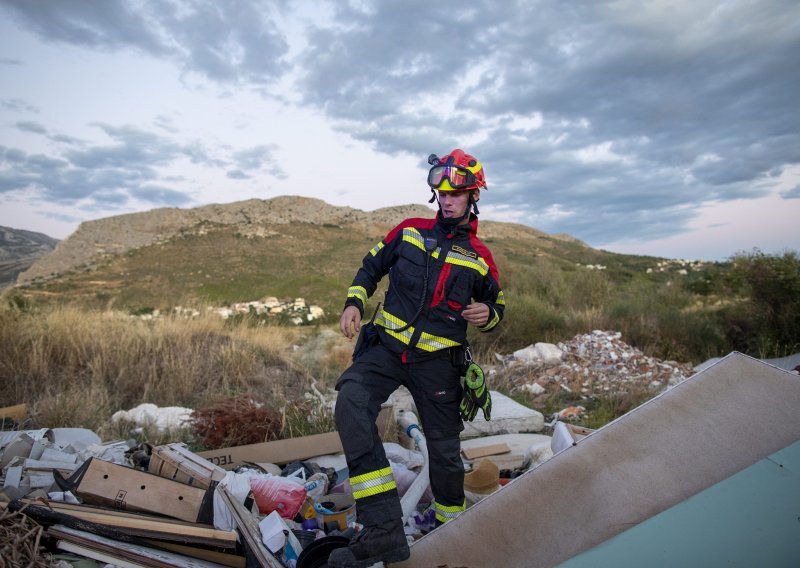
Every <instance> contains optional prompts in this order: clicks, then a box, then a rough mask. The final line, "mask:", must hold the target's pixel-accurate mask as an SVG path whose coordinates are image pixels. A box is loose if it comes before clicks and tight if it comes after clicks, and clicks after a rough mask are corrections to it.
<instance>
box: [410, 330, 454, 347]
mask: <svg viewBox="0 0 800 568" xmlns="http://www.w3.org/2000/svg"><path fill="white" fill-rule="evenodd" d="M459 345H461V344H460V343H459V342H457V341H453V340H452V339H447V338H446V337H439V336H438V335H431V334H430V333H425V332H424V331H423V332H422V334H420V336H419V341H417V347H419V348H420V349H422V350H423V351H439V349H446V348H447V347H457V346H459Z"/></svg>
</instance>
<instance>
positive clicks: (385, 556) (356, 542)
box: [328, 149, 505, 568]
mask: <svg viewBox="0 0 800 568" xmlns="http://www.w3.org/2000/svg"><path fill="white" fill-rule="evenodd" d="M428 162H429V164H430V165H431V168H430V171H429V173H428V185H429V186H430V188H431V192H432V193H433V196H432V197H431V200H430V202H431V203H432V202H433V201H434V200H436V201H438V205H439V211H438V213H437V214H436V217H435V218H433V219H422V218H412V219H406V220H405V221H403V222H402V223H400V224H399V225H398V226H397V227H395V228H394V229H393V230H392V231H391V232H389V234H388V235H387V236H386V237H385V238H384V239H383V240H381V241H380V242H379V243H378V244H377V245H375V247H373V248H372V250H370V251H369V253H368V254H367V255H366V256H365V257H364V260H363V263H362V266H361V268H360V269H359V270H358V272H357V273H356V276H355V278H354V279H353V283H352V285H351V286H350V288H349V289H348V291H347V300H346V301H345V307H344V311H343V312H342V315H341V318H340V320H339V326H340V328H341V330H342V333H343V334H344V335H345V336H346V337H347V338H349V339H352V338H353V337H355V336H356V335H358V341H357V342H356V348H355V350H354V353H353V364H352V365H351V366H350V367H349V368H348V369H347V370H346V371H345V372H344V373H343V374H342V375H341V377H340V378H339V380H338V381H337V383H336V390H337V391H338V392H339V394H338V398H337V401H336V410H335V416H336V426H337V429H338V431H339V436H340V438H341V440H342V446H343V448H344V453H345V457H346V459H347V465H348V468H349V476H350V487H351V489H352V491H353V497H354V498H355V500H356V511H357V515H358V521H359V523H361V524H362V525H363V526H364V528H363V529H362V530H361V531H360V532H359V533H358V534H357V535H356V536H355V537H354V538H353V539H352V540H351V541H350V543H349V544H348V546H347V547H344V548H340V549H336V550H334V551H333V553H332V554H331V555H330V558H329V560H328V564H329V565H330V566H332V567H334V568H336V567H340V568H342V567H347V568H355V567H360V566H363V567H365V566H370V565H372V564H374V563H376V562H380V561H382V562H398V561H401V560H405V559H406V558H408V557H409V555H410V550H409V547H408V543H407V541H406V537H405V532H404V530H403V519H402V517H403V512H402V508H401V504H400V498H399V495H398V493H397V487H396V485H395V481H394V478H393V476H392V470H391V467H390V465H389V462H388V460H387V459H386V455H385V453H384V449H383V444H382V443H381V440H380V438H379V436H378V431H377V427H376V425H375V420H376V418H377V416H378V412H379V411H380V407H381V404H382V403H383V402H385V401H386V400H387V399H388V398H389V396H390V395H391V394H392V392H393V391H394V390H395V389H397V387H399V386H400V385H403V386H405V387H406V388H408V390H409V391H410V392H411V395H412V396H413V398H414V404H415V406H416V409H417V413H418V415H419V418H420V421H421V426H422V429H423V431H424V432H425V439H426V444H427V448H428V455H429V460H430V482H431V489H432V491H433V496H434V502H433V508H434V510H435V513H436V521H437V525H439V524H442V523H446V522H447V521H449V520H451V519H453V518H454V517H455V516H456V515H458V514H459V513H461V512H462V511H463V510H464V509H465V507H466V502H465V500H464V467H463V463H462V461H461V457H460V450H461V446H460V438H459V433H460V432H461V431H462V430H463V429H464V424H463V421H462V416H465V414H464V412H463V409H464V406H463V401H462V398H464V397H465V391H464V389H463V388H462V386H461V381H460V377H461V376H462V375H464V370H465V365H466V364H467V363H469V361H468V359H469V358H470V355H469V351H468V345H467V325H468V324H472V325H474V326H476V327H477V328H478V329H479V330H480V331H482V332H487V331H490V330H492V329H494V328H495V327H496V326H497V324H498V323H499V322H500V320H501V319H502V318H503V311H504V308H505V301H504V299H503V292H502V290H501V289H500V283H499V281H498V273H497V267H496V266H495V263H494V260H493V259H492V254H491V252H490V251H489V249H488V248H487V247H486V245H484V244H483V243H482V242H481V241H480V240H479V239H478V236H477V230H478V218H477V215H478V208H477V203H478V200H479V199H480V193H481V189H484V190H485V189H486V181H485V177H484V171H483V167H482V166H481V164H480V162H478V161H477V160H476V159H475V158H474V157H473V156H471V155H469V154H466V153H465V152H464V151H463V150H460V149H456V150H453V151H452V152H450V153H449V154H447V155H446V156H444V157H442V158H438V157H437V156H435V155H431V156H430V157H429V158H428ZM387 274H388V275H389V287H388V290H387V292H386V297H385V300H384V303H383V307H382V308H380V309H379V310H378V311H377V313H376V314H375V317H374V323H373V322H370V323H365V324H364V325H363V326H362V324H361V321H362V318H363V316H364V308H365V305H366V302H367V299H368V298H369V297H370V296H372V294H373V293H374V292H375V290H376V288H377V286H378V283H379V281H380V280H381V279H382V278H383V277H384V276H385V275H387ZM487 398H488V391H487V392H486V393H485V394H484V395H483V398H481V399H480V402H477V403H471V404H472V407H473V410H474V411H475V412H476V411H477V409H476V408H474V407H475V404H477V405H478V406H482V408H483V412H484V416H485V417H486V418H488V417H489V410H490V405H491V401H490V400H489V401H488V402H486V400H487ZM473 400H474V399H473ZM460 407H461V410H460ZM467 414H468V415H469V414H471V416H470V417H468V418H467V419H472V418H474V413H470V412H468V413H467Z"/></svg>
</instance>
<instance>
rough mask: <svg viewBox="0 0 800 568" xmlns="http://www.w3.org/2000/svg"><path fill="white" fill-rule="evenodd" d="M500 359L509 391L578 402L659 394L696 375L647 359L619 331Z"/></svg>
mask: <svg viewBox="0 0 800 568" xmlns="http://www.w3.org/2000/svg"><path fill="white" fill-rule="evenodd" d="M498 359H499V360H501V361H502V362H503V365H504V367H505V370H504V371H499V372H501V373H504V374H506V373H507V376H506V378H507V379H508V380H509V381H510V382H511V383H512V385H513V386H512V388H513V389H517V390H527V391H529V392H532V393H533V394H535V395H542V396H547V395H552V394H554V393H555V392H557V391H559V390H562V391H566V392H571V393H575V394H576V395H577V396H579V397H581V398H592V397H596V396H609V395H624V394H627V393H629V392H635V391H641V390H647V391H649V392H652V393H653V394H657V393H658V392H660V391H662V390H664V389H666V388H667V387H669V386H673V385H675V384H677V383H679V382H681V381H683V380H685V379H687V378H689V377H690V376H691V375H692V374H694V370H693V369H692V365H691V364H688V363H677V362H675V361H662V360H660V359H657V358H655V357H650V356H648V355H645V354H644V353H642V352H641V351H640V350H639V349H636V348H635V347H632V346H630V345H628V344H626V343H625V342H624V341H622V334H621V333H620V332H618V331H600V330H595V331H593V332H591V333H586V334H578V335H576V336H575V337H573V338H572V339H571V340H569V341H564V342H559V343H558V344H557V345H551V344H543V343H537V344H536V345H533V346H529V347H526V348H525V349H521V350H519V351H516V352H514V354H513V355H511V356H505V357H503V356H498Z"/></svg>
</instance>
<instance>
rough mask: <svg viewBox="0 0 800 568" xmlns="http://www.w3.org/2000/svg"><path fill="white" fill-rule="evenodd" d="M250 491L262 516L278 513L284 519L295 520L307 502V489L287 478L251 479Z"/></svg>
mask: <svg viewBox="0 0 800 568" xmlns="http://www.w3.org/2000/svg"><path fill="white" fill-rule="evenodd" d="M250 490H251V491H252V492H253V497H254V498H255V500H256V506H257V507H258V512H259V513H260V514H262V515H268V514H270V513H271V512H272V511H277V512H278V514H279V515H280V516H281V517H283V518H284V519H293V518H294V517H295V515H297V512H298V511H299V510H300V507H301V506H302V505H303V502H304V501H305V500H306V488H305V487H304V486H303V485H301V484H299V483H297V482H295V481H291V480H290V479H287V478H285V477H278V476H271V477H251V478H250Z"/></svg>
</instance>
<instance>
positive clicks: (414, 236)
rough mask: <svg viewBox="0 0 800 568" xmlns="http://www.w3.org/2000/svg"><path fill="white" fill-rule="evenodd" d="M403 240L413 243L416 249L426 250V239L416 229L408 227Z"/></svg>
mask: <svg viewBox="0 0 800 568" xmlns="http://www.w3.org/2000/svg"><path fill="white" fill-rule="evenodd" d="M403 240H404V241H405V242H407V243H411V244H412V245H414V246H415V247H419V248H420V249H421V250H425V239H423V238H422V235H421V234H420V232H419V231H418V230H416V229H415V228H414V227H406V228H405V229H403Z"/></svg>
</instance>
